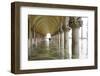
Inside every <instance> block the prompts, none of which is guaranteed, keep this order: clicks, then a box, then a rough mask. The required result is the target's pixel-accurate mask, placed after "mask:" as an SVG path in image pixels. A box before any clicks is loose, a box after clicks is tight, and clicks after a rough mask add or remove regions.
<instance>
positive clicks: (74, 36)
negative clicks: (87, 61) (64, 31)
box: [69, 17, 82, 59]
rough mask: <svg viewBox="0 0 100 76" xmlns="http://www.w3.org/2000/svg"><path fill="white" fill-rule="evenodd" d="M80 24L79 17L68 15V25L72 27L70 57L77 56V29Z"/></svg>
mask: <svg viewBox="0 0 100 76" xmlns="http://www.w3.org/2000/svg"><path fill="white" fill-rule="evenodd" d="M81 25H82V20H81V18H80V17H70V21H69V26H70V27H71V28H72V58H74V59H76V58H79V54H80V53H79V29H80V27H81Z"/></svg>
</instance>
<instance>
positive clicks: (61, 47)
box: [60, 24, 64, 59]
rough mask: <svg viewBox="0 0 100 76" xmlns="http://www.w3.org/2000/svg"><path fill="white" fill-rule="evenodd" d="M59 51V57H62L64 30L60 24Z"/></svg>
mask: <svg viewBox="0 0 100 76" xmlns="http://www.w3.org/2000/svg"><path fill="white" fill-rule="evenodd" d="M60 52H61V59H64V31H63V29H62V24H61V27H60Z"/></svg>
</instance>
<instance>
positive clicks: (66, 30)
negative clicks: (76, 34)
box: [63, 17, 71, 58]
mask: <svg viewBox="0 0 100 76" xmlns="http://www.w3.org/2000/svg"><path fill="white" fill-rule="evenodd" d="M70 29H71V28H70V27H69V17H65V19H64V25H63V30H64V54H65V58H69V30H70Z"/></svg>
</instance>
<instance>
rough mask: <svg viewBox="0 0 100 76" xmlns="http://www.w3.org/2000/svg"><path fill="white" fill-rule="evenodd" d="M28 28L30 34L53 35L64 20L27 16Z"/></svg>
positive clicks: (54, 17)
mask: <svg viewBox="0 0 100 76" xmlns="http://www.w3.org/2000/svg"><path fill="white" fill-rule="evenodd" d="M28 19H29V27H31V30H32V32H34V31H35V32H37V33H39V34H42V35H46V34H47V33H50V34H51V35H53V34H55V33H56V32H57V31H58V30H59V28H60V26H61V23H62V21H63V19H64V17H63V16H43V15H29V16H28Z"/></svg>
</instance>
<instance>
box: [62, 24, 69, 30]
mask: <svg viewBox="0 0 100 76" xmlns="http://www.w3.org/2000/svg"><path fill="white" fill-rule="evenodd" d="M62 28H63V31H69V30H70V29H71V27H69V26H66V25H63V27H62Z"/></svg>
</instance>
